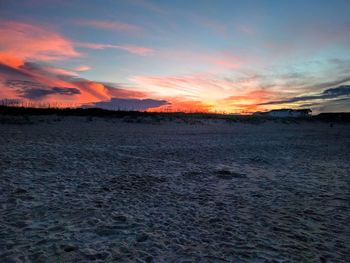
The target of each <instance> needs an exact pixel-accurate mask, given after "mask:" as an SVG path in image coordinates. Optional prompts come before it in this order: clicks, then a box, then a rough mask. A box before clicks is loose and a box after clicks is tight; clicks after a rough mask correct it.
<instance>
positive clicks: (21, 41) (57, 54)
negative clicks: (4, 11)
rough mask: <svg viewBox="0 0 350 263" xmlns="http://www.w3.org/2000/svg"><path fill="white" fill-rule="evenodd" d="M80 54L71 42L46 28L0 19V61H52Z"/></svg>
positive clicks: (13, 62)
mask: <svg viewBox="0 0 350 263" xmlns="http://www.w3.org/2000/svg"><path fill="white" fill-rule="evenodd" d="M78 56H80V54H79V52H77V51H76V50H75V49H74V47H73V44H72V42H71V41H70V40H69V39H66V38H64V37H63V36H61V35H59V34H57V33H55V32H52V31H50V30H49V29H47V28H44V27H41V26H37V25H32V24H26V23H21V22H13V21H0V61H2V62H3V63H8V64H17V65H18V64H20V63H21V62H20V61H21V60H36V61H52V60H60V59H65V58H72V57H78Z"/></svg>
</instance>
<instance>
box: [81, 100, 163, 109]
mask: <svg viewBox="0 0 350 263" xmlns="http://www.w3.org/2000/svg"><path fill="white" fill-rule="evenodd" d="M168 104H169V102H167V101H165V100H153V99H120V98H112V99H111V100H109V101H100V102H96V103H92V104H88V105H84V107H85V108H95V107H96V108H102V109H106V110H133V111H143V110H147V109H149V108H156V107H160V106H163V105H168Z"/></svg>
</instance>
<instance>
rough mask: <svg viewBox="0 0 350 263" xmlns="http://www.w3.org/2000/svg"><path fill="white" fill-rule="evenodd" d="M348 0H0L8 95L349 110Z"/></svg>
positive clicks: (147, 107)
mask: <svg viewBox="0 0 350 263" xmlns="http://www.w3.org/2000/svg"><path fill="white" fill-rule="evenodd" d="M349 12H350V1H348V0H332V1H329V0H325V1H323V0H317V1H316V0H313V1H312V0H300V1H299V0H296V1H287V0H276V1H274V0H269V1H267V0H265V1H264V0H260V1H253V0H245V1H239V0H235V1H233V0H198V1H185V0H183V1H182V0H178V1H177V0H163V1H159V0H158V1H156V0H118V1H117V0H100V1H95V0H70V1H68V0H67V1H64V0H0V100H6V101H7V102H11V101H21V102H23V103H30V105H51V106H55V105H56V106H60V107H101V108H106V109H112V110H116V109H121V110H141V111H184V112H214V113H239V114H250V113H253V112H256V111H267V110H271V109H279V108H295V109H302V108H310V109H312V110H313V113H314V114H317V113H319V112H339V111H346V112H349V111H350V16H349Z"/></svg>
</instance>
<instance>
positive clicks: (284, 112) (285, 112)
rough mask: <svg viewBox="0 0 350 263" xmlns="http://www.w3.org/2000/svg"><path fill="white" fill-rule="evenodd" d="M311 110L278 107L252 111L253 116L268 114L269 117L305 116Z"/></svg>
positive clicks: (308, 114)
mask: <svg viewBox="0 0 350 263" xmlns="http://www.w3.org/2000/svg"><path fill="white" fill-rule="evenodd" d="M311 112H312V110H310V109H300V110H293V109H278V110H271V111H267V112H260V111H258V112H255V113H253V115H254V116H269V117H307V116H310V114H311Z"/></svg>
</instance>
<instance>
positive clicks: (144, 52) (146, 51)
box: [75, 42, 154, 56]
mask: <svg viewBox="0 0 350 263" xmlns="http://www.w3.org/2000/svg"><path fill="white" fill-rule="evenodd" d="M75 46H76V47H81V48H90V49H107V48H114V49H120V50H124V51H127V52H129V53H131V54H135V55H140V56H149V55H152V54H153V53H154V49H152V48H148V47H142V46H135V45H112V44H99V43H84V42H77V43H75Z"/></svg>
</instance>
